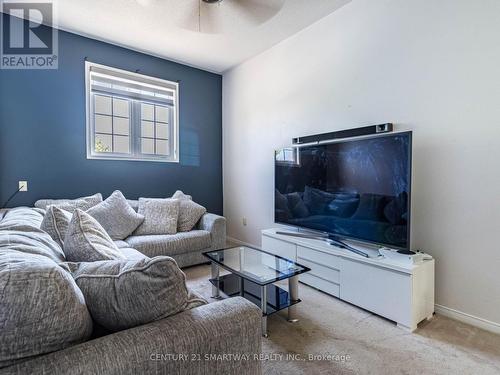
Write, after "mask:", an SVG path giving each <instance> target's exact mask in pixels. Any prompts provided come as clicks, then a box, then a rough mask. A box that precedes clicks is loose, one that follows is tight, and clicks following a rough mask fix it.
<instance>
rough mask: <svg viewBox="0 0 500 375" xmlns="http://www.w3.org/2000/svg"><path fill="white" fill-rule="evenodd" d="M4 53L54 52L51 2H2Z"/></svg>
mask: <svg viewBox="0 0 500 375" xmlns="http://www.w3.org/2000/svg"><path fill="white" fill-rule="evenodd" d="M2 5H3V6H2V8H3V9H2V11H3V12H4V13H5V14H8V15H10V17H6V16H2V17H3V22H2V47H3V51H2V52H3V54H16V55H52V54H53V35H52V33H53V32H54V30H53V29H52V28H50V27H44V26H43V24H46V25H49V26H51V25H52V20H53V15H52V4H51V3H24V2H19V1H18V2H2Z"/></svg>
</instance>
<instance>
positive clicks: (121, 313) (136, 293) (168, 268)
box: [67, 256, 199, 331]
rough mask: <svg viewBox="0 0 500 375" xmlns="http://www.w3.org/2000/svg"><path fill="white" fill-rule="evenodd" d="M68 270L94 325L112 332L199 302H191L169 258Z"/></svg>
mask: <svg viewBox="0 0 500 375" xmlns="http://www.w3.org/2000/svg"><path fill="white" fill-rule="evenodd" d="M67 266H68V267H69V268H70V269H71V272H72V274H73V277H74V279H75V281H76V284H77V285H78V287H79V288H80V290H81V291H82V293H83V295H84V297H85V303H86V304H87V307H88V309H89V311H90V314H91V315H92V318H93V319H94V321H95V322H97V323H98V324H100V325H102V326H103V327H105V328H107V329H109V330H112V331H118V330H122V329H126V328H130V327H134V326H137V325H141V324H146V323H149V322H152V321H155V320H158V319H163V318H165V317H167V316H170V315H173V314H176V313H178V312H180V311H183V310H185V309H186V308H188V307H191V306H192V305H193V303H195V302H197V301H199V298H196V299H197V301H190V299H189V297H190V296H189V291H188V289H187V287H186V277H185V275H184V273H183V272H182V271H181V270H180V269H179V267H178V266H177V263H176V262H175V261H174V260H173V259H172V258H170V257H166V256H161V257H155V258H152V259H149V258H143V259H138V260H131V261H103V262H92V263H79V264H75V263H67ZM191 298H194V296H192V297H191Z"/></svg>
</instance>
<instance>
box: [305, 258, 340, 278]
mask: <svg viewBox="0 0 500 375" xmlns="http://www.w3.org/2000/svg"><path fill="white" fill-rule="evenodd" d="M297 263H299V264H302V265H304V266H306V267H309V268H310V269H311V271H309V273H310V274H311V275H313V276H318V277H321V278H322V279H325V280H328V281H331V282H333V283H336V284H340V271H339V270H336V269H333V268H329V267H326V266H323V265H321V264H318V263H315V262H311V261H309V260H307V259H304V258H301V257H300V256H297Z"/></svg>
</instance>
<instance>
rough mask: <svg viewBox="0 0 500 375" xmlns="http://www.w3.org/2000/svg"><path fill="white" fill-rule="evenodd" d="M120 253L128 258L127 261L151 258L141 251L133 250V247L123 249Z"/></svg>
mask: <svg viewBox="0 0 500 375" xmlns="http://www.w3.org/2000/svg"><path fill="white" fill-rule="evenodd" d="M120 252H121V253H122V254H123V255H124V256H125V258H127V260H139V259H144V258H149V257H148V256H147V255H144V254H143V253H141V252H140V251H137V250H136V249H132V248H131V247H128V245H127V247H122V248H120Z"/></svg>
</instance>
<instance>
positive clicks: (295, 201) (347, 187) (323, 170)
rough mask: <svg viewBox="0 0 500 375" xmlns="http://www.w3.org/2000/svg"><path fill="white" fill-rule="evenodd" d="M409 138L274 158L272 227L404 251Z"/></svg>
mask: <svg viewBox="0 0 500 375" xmlns="http://www.w3.org/2000/svg"><path fill="white" fill-rule="evenodd" d="M411 139H412V134H411V132H403V133H391V134H385V135H376V136H370V137H363V138H353V139H346V140H339V141H335V142H332V143H324V144H318V145H312V146H302V147H297V148H288V149H283V150H279V151H277V152H276V158H275V199H274V206H275V207H274V216H275V222H277V223H280V224H286V225H291V226H294V227H299V228H305V229H309V230H314V231H320V232H323V233H326V234H328V235H329V236H330V237H331V238H333V239H337V240H341V239H353V240H357V241H362V242H368V243H373V244H379V245H383V246H387V247H390V248H397V249H405V250H410V196H411Z"/></svg>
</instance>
